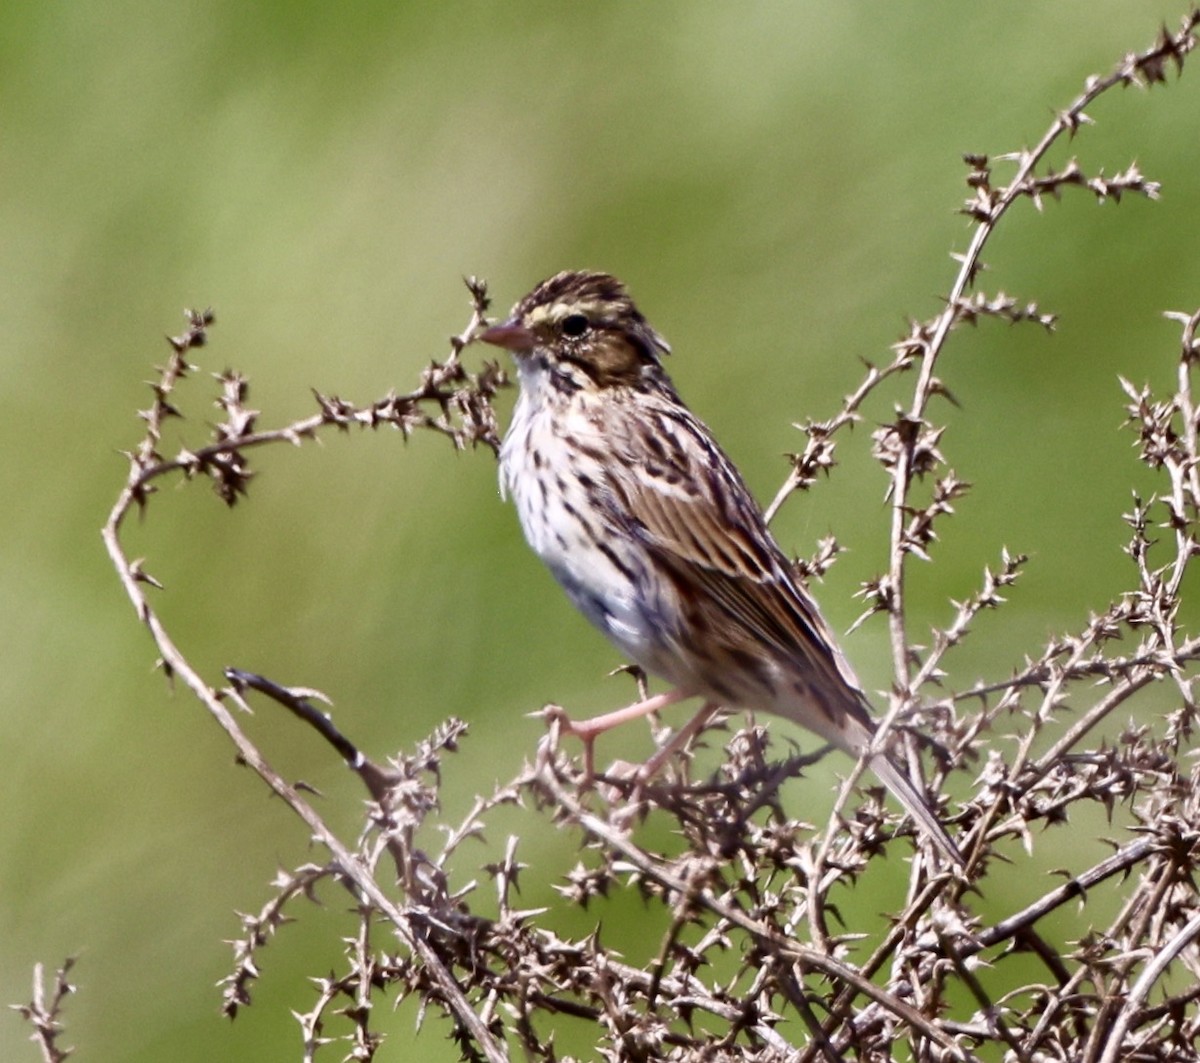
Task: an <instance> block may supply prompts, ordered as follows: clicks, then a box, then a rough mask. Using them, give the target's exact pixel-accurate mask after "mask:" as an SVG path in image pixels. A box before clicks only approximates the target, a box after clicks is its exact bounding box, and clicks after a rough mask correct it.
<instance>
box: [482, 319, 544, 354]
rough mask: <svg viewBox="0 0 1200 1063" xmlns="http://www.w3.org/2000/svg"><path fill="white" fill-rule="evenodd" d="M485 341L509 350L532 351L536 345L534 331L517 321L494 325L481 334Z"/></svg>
mask: <svg viewBox="0 0 1200 1063" xmlns="http://www.w3.org/2000/svg"><path fill="white" fill-rule="evenodd" d="M479 338H480V339H481V340H483V342H484V343H493V344H495V345H496V346H497V347H503V348H505V349H506V350H509V351H514V352H516V351H532V350H533V348H534V346H536V341H535V340H534V336H533V333H532V332H530V331H529V329H527V328H526V327H525V326H524V325H519V324H517V322H516V321H514V320H510V321H505V322H504V323H503V324H502V325H493V326H492V327H491V328H490V329H487V330H486V331H484V332H481V333H480V334H479Z"/></svg>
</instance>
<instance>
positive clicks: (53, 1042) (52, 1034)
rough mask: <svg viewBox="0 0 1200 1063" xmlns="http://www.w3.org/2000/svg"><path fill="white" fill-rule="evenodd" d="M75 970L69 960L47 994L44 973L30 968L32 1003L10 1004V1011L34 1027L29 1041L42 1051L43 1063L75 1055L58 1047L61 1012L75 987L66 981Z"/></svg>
mask: <svg viewBox="0 0 1200 1063" xmlns="http://www.w3.org/2000/svg"><path fill="white" fill-rule="evenodd" d="M74 966H75V958H74V957H68V958H67V959H66V960H65V961H64V962H63V965H62V966H61V967H60V968H59V969H58V970H57V971H56V972H55V975H54V988H53V989H52V990H51V991H50V993H49V999H47V993H46V972H45V970H44V968H43V967H42V965H41V964H40V963H35V964H34V965H33V999H32V1000H30V1002H29V1003H28V1004H11V1005H9V1006H10V1007H11V1008H12V1010H13V1011H16V1012H19V1013H20V1014H21V1016H22V1017H23V1018H24V1019H25V1020H26V1021H27V1022H28V1023H29V1024H30V1025H31V1026H32V1027H33V1033H32V1034H31V1035H30V1040H32V1041H36V1042H37V1046H38V1048H39V1049H41V1053H42V1060H43V1063H64V1060H66V1058H67V1057H68V1056H69V1055H71V1053H72V1052H73V1051H74V1049H72V1048H64V1047H62V1046H61V1045H59V1043H58V1039H59V1038H60V1037H62V1035H63V1025H62V1009H63V1002H64V1001H65V1000H66V998H67V996H68V995H69V994H71V993H73V992H74V991H75V987H74V986H73V985H71V983H70V982H69V981H68V980H67V976H68V975H69V974H70V973H71V968H72V967H74Z"/></svg>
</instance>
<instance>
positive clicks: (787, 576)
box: [614, 404, 874, 753]
mask: <svg viewBox="0 0 1200 1063" xmlns="http://www.w3.org/2000/svg"><path fill="white" fill-rule="evenodd" d="M627 428H628V431H627V432H626V433H625V434H624V436H625V447H626V448H627V451H626V454H625V455H624V457H625V461H624V462H623V465H624V467H626V468H629V467H632V472H633V475H632V476H629V477H622V478H621V483H620V484H619V485H614V486H616V487H617V493H618V495H621V496H623V497H621V498H620V500H619V501H620V508H621V510H622V511H623V514H624V516H625V518H626V519H627V521H628V524H629V527H628V532H629V534H633V535H635V536H637V537H638V538H640V539H641V540H642V541H643V543H645V545H646V546H647V547H648V548H649V549H650V550H651V552H652V554H653V556H654V557H655V558H656V560H658V561H659V563H660V564H661V565H662V566H663V569H664V570H665V571H666V572H667V573H668V574H669V575H672V576H673V577H674V583H675V585H676V588H677V590H678V591H679V593H680V596H681V598H683V599H684V605H685V607H687V606H690V607H691V608H693V609H694V610H696V611H697V612H698V613H700V614H701V615H702V616H703V619H704V620H705V621H706V622H707V623H706V625H705V626H706V627H707V628H708V629H710V630H711V631H712V632H713V634H714V635H715V636H716V637H718V638H720V639H721V641H722V642H724V643H726V644H727V646H728V647H729V648H730V649H733V650H734V651H738V650H742V651H745V652H748V653H751V654H754V653H758V654H761V653H762V652H763V651H766V652H767V653H768V654H771V655H772V656H773V657H774V658H775V660H776V661H777V662H778V663H779V664H780V665H782V666H783V667H784V670H785V671H786V670H787V669H788V668H792V669H795V670H797V671H798V672H799V673H800V678H803V679H807V680H808V685H809V686H811V687H813V688H814V689H815V690H816V692H817V693H818V694H823V695H825V700H827V701H828V702H829V704H827V705H825V706H824V707H825V711H826V713H827V714H828V715H829V716H830V717H831V718H830V720H829V723H830V724H833V725H835V726H834V727H833V728H832V730H833V731H836V732H837V733H836V736H833V735H831V734H830V731H831V729H830V728H827V727H817V728H814V729H816V730H817V731H818V732H819V733H821V734H825V735H826V736H827V737H833V738H834V740H835V741H836V742H837V744H838V745H841V746H842V747H843V748H846V749H848V750H850V751H852V752H856V753H857V752H861V750H862V748H863V747H864V746H865V743H866V741H868V740H869V739H870V736H871V734H872V733H873V731H874V726H873V723H872V722H871V717H870V714H869V713H868V712H867V710H866V708H865V698H864V696H863V694H862V691H861V688H860V687H859V685H858V682H857V680H856V679H855V677H854V673H853V671H852V669H851V668H850V665H849V662H848V661H847V660H846V658H845V657H844V656H843V655H842V653H841V651H840V650H839V649H838V648H837V645H836V643H835V641H834V639H833V637H832V634H831V633H830V631H829V629H828V627H827V626H826V624H825V622H824V620H823V619H822V618H821V616H820V613H819V612H818V611H817V607H816V604H815V603H814V602H813V600H812V599H811V598H810V597H809V596H808V595H807V594H806V593H805V591H804V590H803V589H801V588H800V587H799V586H798V585H797V583H796V581H795V579H794V578H793V576H792V573H791V567H790V565H789V564H788V561H787V559H786V558H785V557H784V556H783V553H782V551H781V550H780V549H779V547H778V546H777V545H776V543H775V540H774V539H773V538H772V536H771V534H770V532H769V531H768V530H767V527H766V524H765V522H764V520H763V517H762V513H761V511H760V510H759V508H758V506H757V504H756V503H755V502H754V499H753V498H752V496H751V495H750V492H749V490H748V489H747V488H746V485H745V483H744V482H743V481H742V478H741V476H740V475H739V474H738V472H737V469H736V468H735V467H734V466H733V463H732V462H731V461H730V460H729V458H728V457H726V455H725V453H724V452H723V451H722V450H721V449H720V447H719V446H718V444H717V443H716V441H715V440H714V439H713V438H712V435H711V433H709V431H708V430H707V429H706V428H705V427H704V425H703V424H702V423H701V422H700V421H698V420H697V419H696V418H695V417H694V416H693V415H692V414H691V413H690V412H689V411H687V410H686V409H685V408H683V407H682V406H675V405H674V404H670V405H666V404H664V405H663V406H660V407H658V409H657V411H656V415H655V416H653V417H645V416H642V417H639V420H638V421H637V423H634V424H629V425H628V426H627ZM633 433H640V438H636V437H634V436H633ZM820 700H821V699H820V698H818V701H820ZM847 717H848V718H847ZM799 722H802V723H806V725H808V726H810V727H811V726H812V723H811V721H803V720H801V721H799Z"/></svg>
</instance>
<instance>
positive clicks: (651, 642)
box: [482, 272, 961, 861]
mask: <svg viewBox="0 0 1200 1063" xmlns="http://www.w3.org/2000/svg"><path fill="white" fill-rule="evenodd" d="M482 338H483V339H484V340H486V341H488V342H490V343H495V344H498V345H500V346H504V347H507V348H509V349H510V350H511V351H512V352H513V354H514V357H515V359H516V363H517V371H518V376H519V379H520V384H521V395H520V398H519V400H518V403H517V407H516V410H515V412H514V415H513V423H512V426H511V427H510V429H509V432H508V435H507V436H506V437H505V440H504V445H503V449H502V451H501V468H502V472H501V476H502V482H503V484H504V485H505V486H506V488H507V490H508V491H509V493H511V495H512V497H513V499H514V501H515V503H516V506H517V510H518V513H519V515H520V519H521V524H522V527H523V529H524V532H525V535H526V538H527V539H528V540H529V543H530V545H531V546H532V547H533V549H534V550H535V551H536V552H537V554H538V555H539V556H540V557H541V558H542V560H543V561H544V562H545V563H546V564H547V565H548V566H549V568H550V570H551V572H553V574H554V576H555V577H556V579H557V580H558V581H559V583H560V584H561V585H562V586H563V588H564V590H565V591H566V593H567V594H568V596H569V597H570V598H571V600H572V601H573V602H574V604H575V605H576V606H577V607H578V608H579V609H580V610H581V611H582V612H583V613H584V614H585V615H586V616H587V617H588V618H589V619H590V620H591V621H592V622H593V623H594V624H596V626H598V627H599V628H600V629H601V630H602V631H603V632H604V633H605V634H606V635H607V636H608V637H609V638H610V639H611V640H612V641H613V642H614V643H616V645H617V646H618V647H619V648H620V649H621V650H622V652H624V653H625V654H626V655H628V657H629V658H630V659H631V660H633V661H635V662H636V663H637V664H639V665H641V666H642V667H643V668H645V669H646V670H647V671H649V672H651V673H654V674H657V675H659V676H661V677H663V678H664V679H666V680H668V681H669V682H670V683H672V684H673V685H674V686H675V688H676V690H675V692H674V693H673V694H671V695H668V696H660V697H659V698H658V699H654V700H655V701H656V702H657V703H658V704H666V703H667V702H668V701H673V700H677V699H678V698H680V697H700V698H704V699H705V700H706V701H707V702H709V703H712V704H720V705H723V706H726V707H730V708H733V707H741V708H748V709H756V710H764V711H768V712H773V713H776V714H778V715H781V716H784V717H787V718H788V719H791V720H794V721H795V722H797V723H799V724H801V725H802V726H804V727H806V728H808V729H809V730H811V731H814V732H816V733H817V734H818V735H820V736H821V737H822V738H824V739H826V740H827V741H829V742H831V743H832V744H834V745H836V746H838V747H839V748H841V749H843V750H846V751H847V752H849V753H851V754H853V755H855V756H860V755H862V754H863V753H864V752H866V751H867V749H868V747H869V746H870V744H871V741H872V738H873V737H874V734H875V723H874V721H873V719H872V716H871V714H870V711H869V709H868V705H867V700H866V697H865V695H864V694H863V691H862V689H861V687H860V686H859V684H858V681H857V680H856V679H855V677H854V674H853V672H852V670H851V668H850V666H849V664H848V662H847V661H846V659H845V657H844V656H843V655H842V653H841V651H840V650H839V649H838V648H837V645H836V642H835V640H834V638H833V636H832V634H831V632H830V631H829V629H828V627H827V626H826V624H825V622H824V620H823V619H822V618H821V615H820V613H819V611H818V609H817V606H816V603H815V602H814V601H813V600H812V598H811V597H810V596H809V595H808V594H807V592H806V591H805V590H804V589H803V588H802V587H800V586H799V584H797V582H796V580H795V578H794V576H793V575H792V569H791V566H790V564H789V563H788V560H787V558H786V557H785V556H784V555H783V552H782V551H781V550H780V549H779V547H778V545H777V544H776V542H775V540H774V538H773V537H772V535H771V533H770V531H769V530H768V529H767V526H766V523H765V521H764V520H763V516H762V512H761V510H760V509H759V507H758V506H757V505H756V503H755V502H754V500H753V498H752V496H751V494H750V492H749V490H748V489H747V487H746V485H745V483H744V482H743V481H742V478H741V476H740V475H739V473H738V471H737V469H736V468H735V467H734V465H733V463H732V462H731V461H730V460H729V458H728V457H726V455H725V453H724V452H723V451H722V450H721V448H720V447H719V446H718V444H717V442H716V441H715V440H714V439H713V437H712V434H711V433H710V432H709V430H708V428H707V427H706V426H705V425H704V424H703V423H702V422H701V421H700V420H699V419H697V418H696V417H695V415H693V414H692V413H691V411H690V410H688V409H687V407H686V406H685V405H684V404H683V402H682V400H681V399H680V398H679V396H678V395H677V394H676V392H675V389H674V387H673V386H672V384H671V382H670V380H669V378H668V377H667V375H666V372H665V371H664V370H663V367H662V362H661V357H662V356H663V355H665V354H666V353H668V351H669V348H668V347H667V345H666V343H665V342H664V341H663V339H662V338H661V337H660V336H659V335H658V333H656V332H655V331H654V330H653V329H652V328H651V327H650V326H649V324H648V323H647V322H646V320H645V319H644V318H643V317H642V315H641V314H640V313H639V312H638V310H637V308H636V307H635V306H634V304H633V302H632V300H630V298H629V296H628V293H627V292H626V290H625V288H624V286H623V285H622V284H621V283H620V281H618V280H616V279H615V278H613V277H611V276H609V275H607V274H601V273H574V272H570V273H560V274H557V275H556V276H554V277H551V278H550V279H549V280H547V281H544V282H543V283H542V284H540V285H538V287H537V288H535V289H534V290H533V291H532V292H531V293H530V294H529V295H528V296H526V297H525V298H524V299H522V300H521V301H520V302H519V303H518V304H517V305H516V307H514V309H513V312H512V315H511V316H510V318H509V319H508V321H506V322H505V323H504V324H501V325H498V326H495V327H493V328H491V329H489V330H488V331H486V332H485V333H484V334H483V336H482ZM614 715H617V714H614ZM870 765H871V768H872V769H873V770H874V772H875V773H876V775H878V776H879V778H880V779H881V780H882V781H883V782H884V783H886V784H887V786H888V787H889V789H891V790H892V792H893V793H894V794H895V795H896V796H897V797H898V798H899V800H900V801H901V802H902V803H903V804H904V806H905V808H906V809H907V810H908V811H909V813H910V814H911V815H912V816H913V818H914V819H916V820H917V821H918V823H920V825H921V826H922V827H923V828H924V829H925V831H926V832H927V833H928V834H929V835H930V837H931V838H932V839H933V840H934V841H935V842H936V843H937V844H938V846H939V848H941V849H942V850H943V851H944V852H945V853H946V854H947V855H949V856H950V857H951V858H952V859H954V860H955V861H961V856H960V855H959V854H958V851H957V849H956V848H955V847H954V844H953V843H952V842H951V841H950V839H949V838H948V837H947V835H946V832H945V830H944V829H943V828H942V826H941V824H940V822H939V821H938V819H937V817H936V815H935V814H934V813H933V812H932V811H931V809H930V808H929V806H928V804H927V803H926V802H925V800H924V798H923V797H922V796H921V794H920V792H919V791H918V790H917V788H916V787H915V786H914V785H913V783H912V782H911V781H910V780H909V778H908V776H907V775H905V773H904V772H903V771H901V770H900V769H899V768H898V767H897V766H896V765H895V763H894V762H893V761H892V760H891V759H890V758H889V757H888V756H887V754H886V753H884V752H877V753H875V755H874V756H872V758H871V761H870Z"/></svg>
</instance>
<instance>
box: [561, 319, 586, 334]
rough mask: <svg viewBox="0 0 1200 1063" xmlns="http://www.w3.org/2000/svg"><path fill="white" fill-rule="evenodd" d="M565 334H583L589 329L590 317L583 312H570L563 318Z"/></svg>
mask: <svg viewBox="0 0 1200 1063" xmlns="http://www.w3.org/2000/svg"><path fill="white" fill-rule="evenodd" d="M562 330H563V335H564V336H582V335H583V334H584V333H585V332H587V330H588V319H587V318H586V317H584V315H583V314H568V315H567V316H566V317H564V318H563V319H562Z"/></svg>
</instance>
